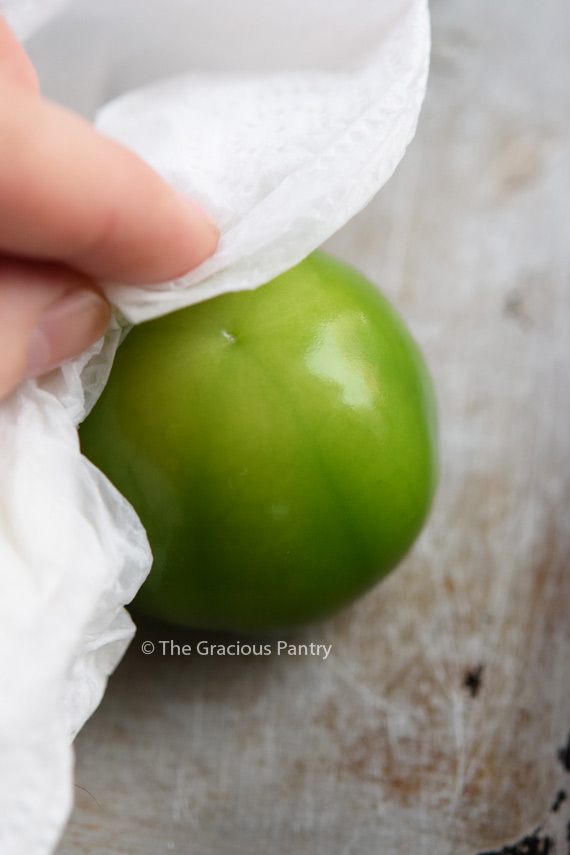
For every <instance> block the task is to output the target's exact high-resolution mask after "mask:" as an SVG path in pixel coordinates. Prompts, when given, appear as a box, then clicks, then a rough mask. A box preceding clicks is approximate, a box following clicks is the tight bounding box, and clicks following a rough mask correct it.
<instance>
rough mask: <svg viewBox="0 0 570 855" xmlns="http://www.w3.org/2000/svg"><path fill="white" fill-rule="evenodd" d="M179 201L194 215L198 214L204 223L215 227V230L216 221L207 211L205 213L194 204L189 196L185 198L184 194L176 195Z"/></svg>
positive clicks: (196, 203) (204, 210) (200, 207)
mask: <svg viewBox="0 0 570 855" xmlns="http://www.w3.org/2000/svg"><path fill="white" fill-rule="evenodd" d="M178 196H179V197H180V199H181V200H182V201H183V202H184V204H185V205H187V206H188V207H189V208H190V209H191V210H192V211H194V213H196V214H198V216H200V217H202V218H203V219H204V220H206V222H208V223H210V225H211V226H215V227H216V230H217V228H218V227H217V225H216V221H215V219H214V218H213V216H212V215H211V214H210V212H209V211H206V209H205V208H203V207H202V206H201V205H199V204H198V202H195V201H194V199H190V197H189V196H185V195H184V193H178Z"/></svg>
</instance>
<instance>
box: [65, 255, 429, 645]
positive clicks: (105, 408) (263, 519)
mask: <svg viewBox="0 0 570 855" xmlns="http://www.w3.org/2000/svg"><path fill="white" fill-rule="evenodd" d="M81 445H82V449H83V451H84V453H85V454H86V455H87V457H89V458H90V459H91V460H92V461H93V462H94V463H95V464H96V465H97V466H98V467H99V468H100V469H102V470H103V472H105V473H106V474H107V475H108V477H109V478H110V479H111V481H112V482H113V483H114V484H115V486H116V487H117V488H118V489H119V490H120V491H121V493H123V495H124V496H126V498H127V499H128V500H129V501H130V502H131V503H132V505H133V506H134V508H135V509H136V511H137V512H138V514H139V516H140V519H141V521H142V523H143V525H144V526H145V528H146V531H147V533H148V537H149V541H150V544H151V547H152V551H153V555H154V565H153V568H152V571H151V573H150V576H149V577H148V579H147V581H146V582H145V583H144V585H143V587H142V589H141V591H140V593H139V594H138V596H137V598H136V600H135V605H136V606H137V607H138V609H139V610H140V611H142V612H145V613H147V614H149V615H151V616H155V617H158V618H161V619H164V620H167V621H172V622H174V623H177V624H182V625H186V626H192V627H202V628H211V629H225V630H235V631H270V630H277V629H285V628H289V627H294V626H297V625H299V624H303V623H306V622H309V621H313V620H316V619H320V618H323V617H326V616H327V615H330V614H331V613H333V612H334V611H336V610H337V609H339V608H340V607H341V606H343V605H345V604H347V603H349V602H350V601H351V600H353V599H354V598H355V597H357V596H358V595H359V594H361V593H362V592H363V591H365V590H366V589H368V588H369V587H370V586H371V585H373V584H374V583H375V582H377V581H378V580H379V579H381V578H382V577H383V576H385V575H386V573H387V572H388V571H389V570H391V569H392V568H393V567H394V566H395V565H396V564H397V563H398V561H400V559H401V558H402V557H403V556H404V555H405V553H406V552H407V551H408V549H409V548H410V546H411V545H412V543H413V541H414V540H415V538H416V536H417V535H418V533H419V532H420V530H421V528H422V525H423V523H424V522H425V519H426V516H427V513H428V510H429V507H430V504H431V501H432V498H433V494H434V488H435V483H436V477H437V437H436V407H435V400H434V393H433V388H432V384H431V381H430V378H429V375H428V372H427V369H426V367H425V364H424V361H423V359H422V356H421V354H420V352H419V350H418V348H417V347H416V345H415V343H414V341H413V339H412V338H411V336H410V334H409V332H408V331H407V329H406V327H405V326H404V324H403V322H402V321H401V319H400V318H399V316H398V315H397V314H396V312H395V311H394V309H393V308H392V307H391V305H390V304H389V303H388V301H387V300H386V299H385V298H384V297H383V296H382V295H381V294H380V293H379V291H378V290H377V289H376V288H375V287H374V286H373V285H371V284H370V283H369V282H368V281H367V280H366V279H365V278H364V277H363V276H361V275H360V274H359V273H357V272H356V271H354V270H353V269H352V268H350V267H347V266H346V265H344V264H342V263H340V262H339V261H336V260H334V259H332V258H331V257H329V256H327V255H325V254H323V253H315V254H313V255H311V256H310V257H309V258H307V259H306V260H305V261H303V262H302V263H301V264H299V265H298V266H297V267H295V268H293V269H291V270H289V271H288V272H287V273H284V274H283V275H281V276H279V277H277V278H276V279H274V280H273V281H272V282H270V283H268V284H267V285H264V286H262V287H260V288H258V289H256V290H254V291H241V292H238V293H231V294H225V295H223V296H220V297H215V298H213V299H211V300H208V301H206V302H203V303H199V304H198V305H195V306H191V307H190V308H187V309H183V310H180V311H177V312H175V313H173V314H170V315H167V316H165V317H161V318H158V319H157V320H153V321H149V322H147V323H145V324H142V325H141V326H139V327H136V328H135V329H133V330H132V331H131V332H130V333H129V334H128V336H127V337H126V339H125V341H124V343H123V344H122V346H121V347H120V348H119V350H118V352H117V355H116V358H115V362H114V365H113V369H112V372H111V376H110V379H109V382H108V384H107V386H106V388H105V390H104V392H103V394H102V396H101V398H100V400H99V401H98V403H97V404H96V406H95V408H94V410H93V412H92V413H91V414H90V416H89V417H88V418H87V420H86V421H85V422H84V424H83V425H82V427H81Z"/></svg>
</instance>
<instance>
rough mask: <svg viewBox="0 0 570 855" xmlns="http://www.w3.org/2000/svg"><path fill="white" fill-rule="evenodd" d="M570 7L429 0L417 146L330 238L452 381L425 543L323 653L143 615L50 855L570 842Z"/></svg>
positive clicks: (388, 854)
mask: <svg viewBox="0 0 570 855" xmlns="http://www.w3.org/2000/svg"><path fill="white" fill-rule="evenodd" d="M568 11H569V9H568V4H567V0H502V2H501V3H497V2H492V0H478V2H477V3H475V2H469V0H434V2H433V4H432V16H433V38H434V49H433V63H432V73H431V78H430V84H429V91H428V97H427V101H426V104H425V108H424V111H423V114H422V117H421V120H420V127H419V131H418V135H417V138H416V140H415V142H414V143H413V145H412V147H411V148H410V150H409V152H408V154H407V156H406V158H405V160H404V162H403V164H402V165H401V166H400V168H399V170H398V172H397V174H396V175H395V177H394V178H393V179H392V181H391V182H390V183H389V185H388V186H387V187H386V188H385V189H384V191H382V192H381V194H380V195H379V197H378V198H377V199H376V200H375V202H374V203H373V204H372V205H371V206H370V207H369V208H368V209H367V210H366V211H365V212H363V213H362V214H361V215H360V216H359V217H358V218H356V220H354V221H353V222H352V223H351V224H350V225H349V226H348V227H347V228H346V229H344V230H343V232H342V233H341V234H339V235H337V236H336V237H335V239H334V240H333V241H331V243H330V249H331V250H332V251H334V252H336V253H337V254H339V255H341V256H342V257H344V258H346V259H347V260H348V261H351V262H353V263H354V264H355V265H357V266H358V267H360V268H361V269H362V270H364V271H365V272H366V273H368V274H369V275H370V277H371V278H373V279H374V280H375V281H377V282H378V283H379V284H381V286H382V287H383V288H384V290H385V291H386V292H387V293H388V295H389V296H391V298H392V299H393V300H394V301H395V303H396V305H397V306H398V307H399V309H400V310H401V312H402V313H403V314H404V315H405V316H406V318H407V319H408V321H409V323H410V324H411V326H412V328H413V330H414V331H415V333H416V335H417V337H418V339H419V341H420V343H421V345H422V347H423V349H424V351H425V353H426V355H427V358H428V361H429V363H430V365H431V368H432V371H433V375H434V378H435V382H436V386H437V389H438V395H439V400H440V412H441V438H442V475H441V485H440V490H439V494H438V498H437V502H436V506H435V509H434V512H433V515H432V517H431V520H430V523H429V526H428V528H427V529H426V531H425V532H424V534H423V535H422V537H421V539H420V541H419V543H418V544H417V547H416V548H415V549H414V551H413V554H412V555H411V556H410V557H409V558H408V559H407V560H406V562H405V563H404V564H403V565H402V566H401V568H400V569H399V570H398V571H397V572H396V573H395V574H394V575H393V576H392V577H391V578H390V579H389V580H387V581H386V582H385V583H383V584H382V585H381V586H379V587H378V588H377V589H376V590H374V591H373V592H372V593H370V594H369V595H368V596H367V597H365V598H364V599H363V600H362V601H360V602H359V603H358V604H356V605H355V606H354V607H352V608H350V609H349V610H347V611H346V612H344V613H343V614H341V615H340V616H339V617H337V618H336V619H334V620H332V621H330V622H328V623H327V624H325V625H323V626H319V627H317V628H313V629H311V630H307V631H306V632H305V633H304V634H303V636H302V637H301V638H299V640H300V641H308V642H315V643H326V644H332V652H331V654H330V656H329V657H328V659H327V660H326V661H323V660H322V659H320V658H316V657H312V658H311V657H308V658H303V657H296V658H293V657H283V656H281V657H277V656H276V655H272V656H268V657H264V658H257V657H256V658H254V657H249V658H248V657H240V658H237V657H236V658H230V657H227V658H225V659H224V658H221V657H216V656H210V657H199V656H197V655H192V656H190V657H182V656H180V657H177V656H170V655H169V656H162V655H161V654H160V648H158V650H157V652H155V653H154V654H153V655H147V656H145V655H144V654H143V653H142V652H141V649H140V646H141V643H142V642H143V641H144V640H147V639H150V640H153V641H154V642H155V643H157V642H158V641H160V640H166V639H173V640H174V641H176V642H178V643H184V642H187V643H190V644H195V642H196V641H197V640H199V639H200V638H204V637H207V636H206V635H205V634H203V633H200V634H198V635H195V634H194V635H193V634H190V633H182V632H180V631H178V630H172V629H170V628H167V627H165V626H156V625H150V624H142V625H141V628H140V631H139V633H138V636H137V639H136V640H135V642H134V643H133V645H132V647H131V650H130V651H129V653H128V655H127V657H126V659H125V661H124V662H123V663H122V665H121V666H120V668H119V670H118V672H117V674H116V675H115V676H114V678H113V679H112V680H111V684H110V687H109V690H108V693H107V696H106V697H105V699H104V702H103V704H102V706H101V708H100V709H99V710H98V712H97V713H96V714H95V716H94V717H93V719H92V720H91V721H90V722H89V723H88V724H87V726H86V727H85V729H84V731H83V732H82V733H81V735H80V736H79V738H78V740H77V777H76V780H77V785H78V788H77V791H76V808H75V812H74V814H73V817H72V820H71V823H70V825H69V827H68V829H67V831H66V833H65V836H64V839H63V841H62V843H61V846H60V848H59V850H58V855H79V853H89V855H111V853H113V855H114V853H118V852H120V853H124V855H151V853H152V855H159V853H160V855H162V853H170V852H179V853H184V855H186V853H199V855H241V853H244V855H245V853H247V855H251V853H254V855H257V853H266V852H276V853H289V852H295V853H297V855H309V853H314V854H315V855H321V853H323V855H324V853H326V855H370V853H376V852H378V853H383V855H401V853H408V852H409V853H414V855H420V853H429V855H474V853H476V852H480V851H484V850H497V849H499V850H500V849H501V848H502V847H503V846H505V845H506V844H507V843H513V842H514V841H516V840H517V839H519V840H520V839H521V838H522V836H524V835H525V834H529V833H530V832H532V831H533V829H535V828H536V827H537V826H538V825H542V826H543V827H542V830H541V831H540V832H538V834H537V836H536V838H535V840H538V839H540V838H542V839H543V840H544V839H545V838H546V837H548V836H551V837H552V838H554V836H555V835H556V834H557V833H558V832H556V827H558V828H559V829H561V830H560V831H559V843H558V848H557V849H556V852H557V855H561V853H565V852H566V851H567V848H568V846H569V844H568V843H567V842H566V831H565V826H566V823H567V822H568V818H569V811H568V805H569V803H570V799H569V800H566V801H564V802H562V804H561V806H560V808H559V809H558V810H557V811H552V810H551V807H552V804H553V802H554V799H555V796H556V793H557V792H558V791H559V790H561V789H562V790H566V791H568V794H569V796H570V771H568V770H566V769H565V768H564V764H563V763H562V762H561V760H562V759H566V760H569V759H570V758H564V755H563V756H562V758H560V757H558V749H560V748H561V747H563V746H564V745H565V744H566V741H567V738H568V732H569V730H570V680H569V679H568V676H569V674H568V672H569V668H570V666H569V662H570V623H569V621H568V611H569V606H570V576H569V569H570V568H569V564H570V513H569V512H570V203H569V201H568V195H569V191H570V15H569V14H568ZM469 675H471V676H469ZM477 678H478V679H477ZM567 765H568V766H570V762H569V763H567ZM541 845H542V849H541V848H540V846H538V844H537V847H538V848H536V849H535V850H533V849H530V850H528V851H536V852H547V851H550V852H552V851H553V846H552V844H551V845H550V849H549V848H548V846H547V844H546V843H545V842H543V843H542V844H541ZM513 851H515V850H513ZM519 851H521V852H523V851H527V850H524V849H522V848H521V849H520V850H519Z"/></svg>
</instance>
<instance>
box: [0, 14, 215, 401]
mask: <svg viewBox="0 0 570 855" xmlns="http://www.w3.org/2000/svg"><path fill="white" fill-rule="evenodd" d="M218 237H219V232H218V230H217V228H216V227H215V225H214V224H213V222H212V221H211V220H210V218H209V217H208V215H207V214H205V212H204V211H202V210H201V209H200V208H199V207H198V206H195V205H194V204H193V203H192V202H191V201H190V200H187V199H185V198H183V197H182V196H180V195H179V194H178V193H176V191H174V190H173V189H172V188H171V187H169V186H168V185H167V184H166V182H164V181H163V180H162V179H161V178H160V177H159V176H158V175H157V174H156V173H155V172H154V171H153V170H152V169H151V168H150V167H149V166H147V165H146V164H145V163H144V162H143V161H142V160H140V159H139V158H138V157H137V156H136V155H135V154H133V153H132V152H130V151H128V150H127V149H126V148H123V147H122V146H120V145H119V144H118V143H115V142H113V141H112V140H110V139H107V138H106V137H104V136H102V135H101V134H99V133H98V132H97V131H96V130H94V128H93V127H92V126H91V125H90V124H89V123H88V122H86V121H84V120H83V119H81V118H80V117H79V116H76V115H74V114H73V113H71V112H70V111H68V110H65V109H63V108H62V107H59V106H57V105H55V104H52V103H50V102H48V101H46V100H44V99H43V98H42V97H41V95H40V92H39V86H38V82H37V77H36V74H35V71H34V68H33V66H32V64H31V62H30V61H29V59H28V57H27V55H26V53H25V52H24V50H23V49H22V48H21V46H20V45H19V43H18V42H17V40H16V39H15V37H14V35H13V34H12V32H11V31H10V29H9V27H8V25H7V24H6V22H5V21H4V20H3V19H2V17H1V16H0V399H2V398H3V397H5V396H6V395H7V394H9V393H10V392H11V391H12V390H13V389H14V388H15V387H16V386H17V385H18V383H19V382H20V381H21V380H22V379H25V378H29V377H37V376H40V375H41V374H44V373H46V372H47V371H49V370H51V369H52V368H55V367H56V366H57V365H59V364H60V363H61V362H63V361H65V360H66V359H69V358H71V357H72V356H75V355H77V354H78V353H81V351H82V350H84V349H85V348H86V347H88V346H89V345H90V344H92V343H93V342H94V341H96V340H97V338H99V337H100V336H101V335H102V334H103V332H104V331H105V329H106V327H107V325H108V323H109V319H110V306H109V303H108V302H107V300H106V298H105V296H104V294H103V292H102V291H101V288H100V287H99V286H98V285H97V284H96V282H97V281H98V280H105V279H108V280H110V279H114V280H120V281H122V282H126V283H133V284H148V283H152V282H159V281H164V280H168V279H173V278H175V277H176V276H179V275H181V274H183V273H185V272H187V271H188V270H190V269H192V268H193V267H196V266H197V265H198V264H200V263H201V262H202V261H204V259H206V258H207V257H208V256H210V255H211V254H212V253H213V252H214V251H215V249H216V246H217V242H218Z"/></svg>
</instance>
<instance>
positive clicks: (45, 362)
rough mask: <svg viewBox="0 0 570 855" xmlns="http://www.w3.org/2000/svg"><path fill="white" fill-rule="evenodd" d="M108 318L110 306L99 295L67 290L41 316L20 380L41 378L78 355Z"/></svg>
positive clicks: (89, 291)
mask: <svg viewBox="0 0 570 855" xmlns="http://www.w3.org/2000/svg"><path fill="white" fill-rule="evenodd" d="M110 317H111V307H110V305H109V303H108V302H107V300H106V299H105V298H104V297H103V295H102V294H99V293H98V292H97V291H94V290H90V289H87V288H77V289H75V290H73V291H69V292H68V293H67V294H65V295H64V296H63V297H62V298H61V299H60V300H58V301H57V302H56V303H54V304H53V305H51V306H48V308H47V309H45V310H44V312H43V313H42V314H41V315H40V317H39V319H38V322H37V324H36V327H35V329H34V330H33V331H32V334H31V336H30V342H29V345H28V356H27V361H26V366H25V368H24V373H23V377H22V379H24V380H29V379H30V378H32V377H40V376H41V375H42V374H46V373H47V372H48V371H51V370H52V369H53V368H56V367H57V366H58V365H61V363H62V362H65V361H66V360H67V359H71V357H73V356H77V355H78V354H79V353H81V352H82V351H83V350H85V349H86V348H87V347H89V345H90V344H93V342H94V341H97V339H98V338H99V337H100V336H102V335H103V333H104V332H105V330H106V329H107V326H108V324H109V320H110Z"/></svg>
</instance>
